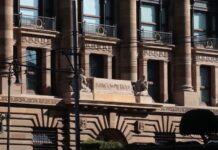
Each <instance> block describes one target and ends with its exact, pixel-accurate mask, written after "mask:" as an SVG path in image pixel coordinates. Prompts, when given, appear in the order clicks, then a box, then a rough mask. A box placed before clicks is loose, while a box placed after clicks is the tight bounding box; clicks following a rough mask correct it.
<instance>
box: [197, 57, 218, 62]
mask: <svg viewBox="0 0 218 150" xmlns="http://www.w3.org/2000/svg"><path fill="white" fill-rule="evenodd" d="M195 60H196V62H209V63H218V57H216V56H205V55H197V56H196V57H195Z"/></svg>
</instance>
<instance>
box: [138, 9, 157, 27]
mask: <svg viewBox="0 0 218 150" xmlns="http://www.w3.org/2000/svg"><path fill="white" fill-rule="evenodd" d="M141 29H144V30H147V31H155V30H157V14H156V7H155V6H154V5H142V6H141Z"/></svg>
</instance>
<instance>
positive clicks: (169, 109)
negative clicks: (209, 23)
mask: <svg viewBox="0 0 218 150" xmlns="http://www.w3.org/2000/svg"><path fill="white" fill-rule="evenodd" d="M192 109H207V110H210V111H212V112H213V113H214V114H215V115H218V108H216V107H185V106H164V107H160V108H157V109H156V111H155V112H159V113H169V114H179V115H181V114H184V113H186V112H187V111H190V110H192Z"/></svg>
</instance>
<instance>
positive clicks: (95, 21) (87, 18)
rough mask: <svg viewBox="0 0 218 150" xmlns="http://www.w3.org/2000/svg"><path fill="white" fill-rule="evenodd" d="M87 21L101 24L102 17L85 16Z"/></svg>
mask: <svg viewBox="0 0 218 150" xmlns="http://www.w3.org/2000/svg"><path fill="white" fill-rule="evenodd" d="M83 19H84V21H85V22H86V23H92V24H99V23H100V19H99V18H93V17H84V18H83Z"/></svg>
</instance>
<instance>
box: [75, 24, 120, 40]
mask: <svg viewBox="0 0 218 150" xmlns="http://www.w3.org/2000/svg"><path fill="white" fill-rule="evenodd" d="M79 27H80V31H81V32H82V33H83V34H91V35H97V36H105V37H117V27H116V26H111V25H104V24H93V23H86V22H80V23H79Z"/></svg>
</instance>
